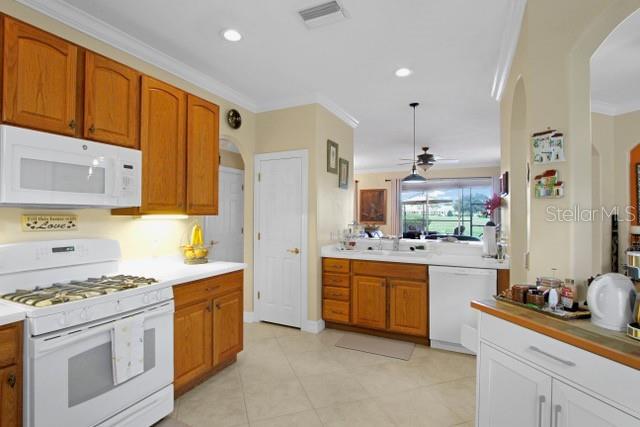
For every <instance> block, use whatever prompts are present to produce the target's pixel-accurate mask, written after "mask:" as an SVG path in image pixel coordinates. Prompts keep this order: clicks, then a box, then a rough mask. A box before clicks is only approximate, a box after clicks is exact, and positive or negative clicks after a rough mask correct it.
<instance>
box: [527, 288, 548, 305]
mask: <svg viewBox="0 0 640 427" xmlns="http://www.w3.org/2000/svg"><path fill="white" fill-rule="evenodd" d="M527 304H533V305H535V306H537V307H539V308H542V307H544V292H542V291H539V290H537V289H530V290H529V292H528V293H527Z"/></svg>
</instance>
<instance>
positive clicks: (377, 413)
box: [158, 323, 475, 427]
mask: <svg viewBox="0 0 640 427" xmlns="http://www.w3.org/2000/svg"><path fill="white" fill-rule="evenodd" d="M344 333H345V332H340V331H336V330H332V329H326V330H324V331H323V332H322V333H320V334H317V335H315V334H309V333H305V332H300V331H299V330H297V329H291V328H286V327H281V326H276V325H270V324H266V323H251V324H245V347H244V351H243V352H242V353H241V354H239V355H238V362H237V363H236V364H234V365H232V366H230V367H228V368H227V369H225V370H224V371H222V372H220V373H218V374H217V375H215V376H214V377H212V378H211V379H209V380H208V381H207V382H205V383H203V384H201V385H200V386H198V387H197V388H195V389H193V390H191V391H190V392H188V393H186V394H185V395H183V396H182V397H180V398H179V399H178V400H177V401H176V409H175V411H174V413H173V414H172V415H171V418H170V419H167V420H165V421H164V422H162V423H160V424H159V425H158V427H160V426H161V427H186V426H189V427H204V426H207V427H214V426H216V427H217V426H220V427H233V426H252V427H253V426H260V427H267V426H274V427H287V426H303V427H315V426H349V427H355V426H366V427H374V426H433V427H445V426H464V427H471V426H473V424H474V423H473V419H474V411H475V409H474V408H475V358H474V357H472V356H466V355H462V354H457V353H450V352H445V351H439V350H433V349H430V348H429V347H425V346H416V349H415V350H414V352H413V355H412V357H411V360H409V361H403V360H397V359H390V358H387V357H383V356H377V355H373V354H367V353H362V352H358V351H353V350H347V349H342V348H338V347H335V346H334V344H335V343H336V341H337V340H338V339H339V338H340V337H341V336H342V335H343V334H344Z"/></svg>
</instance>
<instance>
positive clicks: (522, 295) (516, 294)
mask: <svg viewBox="0 0 640 427" xmlns="http://www.w3.org/2000/svg"><path fill="white" fill-rule="evenodd" d="M527 292H529V285H513V286H512V287H511V299H512V300H514V301H516V302H520V303H522V304H526V303H527Z"/></svg>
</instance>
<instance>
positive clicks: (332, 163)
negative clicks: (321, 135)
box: [327, 139, 338, 174]
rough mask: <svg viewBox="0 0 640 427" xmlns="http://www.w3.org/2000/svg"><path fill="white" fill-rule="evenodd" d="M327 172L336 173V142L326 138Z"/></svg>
mask: <svg viewBox="0 0 640 427" xmlns="http://www.w3.org/2000/svg"><path fill="white" fill-rule="evenodd" d="M327 172H330V173H335V174H337V173H338V143H337V142H333V141H331V140H330V139H327Z"/></svg>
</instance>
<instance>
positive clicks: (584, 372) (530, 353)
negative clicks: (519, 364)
mask: <svg viewBox="0 0 640 427" xmlns="http://www.w3.org/2000/svg"><path fill="white" fill-rule="evenodd" d="M479 332H480V339H481V341H485V342H488V343H491V344H493V345H495V346H498V347H500V348H502V349H505V350H507V351H508V352H510V353H511V354H513V355H515V356H517V357H519V358H520V359H523V360H525V361H527V362H528V363H530V364H532V365H535V366H538V367H540V368H542V369H544V370H546V371H548V372H550V373H551V375H553V376H554V377H557V378H560V379H564V380H568V381H569V382H571V383H574V384H577V385H579V386H580V387H583V388H585V389H587V390H588V391H589V394H592V395H594V396H597V397H598V398H599V399H601V400H604V401H611V402H612V403H617V404H618V405H619V406H621V409H623V410H624V411H625V412H629V413H632V414H636V416H637V415H640V414H639V413H638V408H640V395H639V394H638V393H629V390H632V389H633V388H634V387H637V384H640V371H639V370H636V369H633V368H630V367H628V366H625V365H622V364H620V363H617V362H613V361H611V360H609V359H606V358H604V357H601V356H598V355H597V354H593V353H590V352H588V351H586V350H582V349H581V348H578V347H575V346H572V345H569V344H566V343H564V342H562V341H559V340H556V339H553V338H550V337H548V336H546V335H543V334H540V333H538V332H534V331H532V330H530V329H527V328H524V327H521V326H519V325H515V324H513V323H511V322H508V321H506V320H502V319H499V318H497V317H495V316H492V315H490V314H486V313H481V316H480V328H479ZM549 356H553V357H549ZM562 361H565V362H562ZM634 384H635V386H634Z"/></svg>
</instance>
